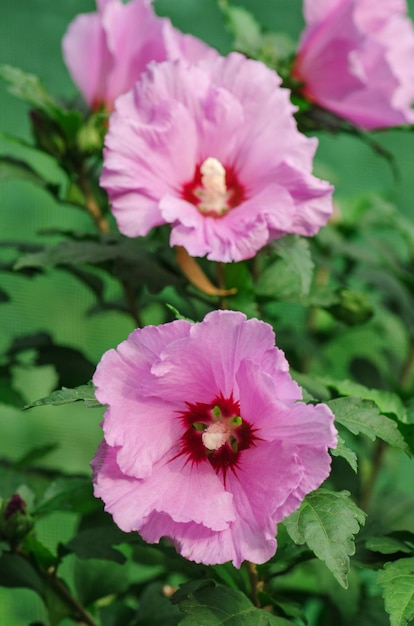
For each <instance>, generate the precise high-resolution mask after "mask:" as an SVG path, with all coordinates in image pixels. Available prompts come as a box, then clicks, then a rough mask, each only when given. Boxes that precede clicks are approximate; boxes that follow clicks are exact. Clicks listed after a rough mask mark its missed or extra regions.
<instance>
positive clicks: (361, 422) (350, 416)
mask: <svg viewBox="0 0 414 626" xmlns="http://www.w3.org/2000/svg"><path fill="white" fill-rule="evenodd" d="M327 404H328V406H329V407H330V408H331V409H332V411H333V413H334V415H335V421H336V422H337V423H338V424H342V426H345V427H346V428H347V429H348V430H350V431H351V433H353V434H354V435H359V434H361V433H362V434H364V435H366V436H367V437H369V438H370V439H371V440H372V441H374V440H375V439H376V438H377V437H379V438H380V439H382V440H383V441H385V442H386V443H388V444H389V445H391V446H394V447H396V448H400V449H401V450H404V452H407V453H409V448H408V446H407V444H406V442H405V441H404V438H403V436H402V435H401V433H400V431H399V430H398V426H397V424H396V422H394V421H393V420H392V419H390V418H389V417H386V416H385V415H382V414H381V413H380V412H379V410H378V408H377V406H376V404H374V402H372V401H371V400H361V398H352V397H349V398H336V399H335V400H330V401H329V402H327Z"/></svg>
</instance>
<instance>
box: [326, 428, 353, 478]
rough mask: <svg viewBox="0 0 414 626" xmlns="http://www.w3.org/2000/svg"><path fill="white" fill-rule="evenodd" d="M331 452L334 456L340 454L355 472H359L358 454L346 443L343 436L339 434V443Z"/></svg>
mask: <svg viewBox="0 0 414 626" xmlns="http://www.w3.org/2000/svg"><path fill="white" fill-rule="evenodd" d="M331 454H332V456H340V457H341V458H343V459H345V461H346V462H347V463H348V464H349V465H350V466H351V467H352V469H353V470H354V472H355V474H356V473H357V472H358V459H357V455H356V454H355V452H354V451H353V450H351V448H348V446H347V445H345V441H344V440H343V439H342V437H339V436H338V445H337V446H336V448H333V449H331Z"/></svg>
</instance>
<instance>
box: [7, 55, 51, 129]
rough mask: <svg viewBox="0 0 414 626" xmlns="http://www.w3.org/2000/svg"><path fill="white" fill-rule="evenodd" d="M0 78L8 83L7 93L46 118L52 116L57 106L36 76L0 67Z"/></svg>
mask: <svg viewBox="0 0 414 626" xmlns="http://www.w3.org/2000/svg"><path fill="white" fill-rule="evenodd" d="M0 77H1V78H3V79H4V80H6V81H7V82H8V83H9V91H10V93H12V94H13V95H14V96H16V97H17V98H19V99H20V100H23V101H24V102H27V103H28V104H30V106H33V107H34V108H35V109H39V110H40V111H43V113H45V114H46V115H47V116H48V117H53V116H54V114H55V111H56V109H58V105H57V103H56V102H55V101H54V100H53V98H51V97H50V96H49V94H48V93H47V91H46V89H45V88H44V87H43V85H42V83H41V82H40V80H39V78H38V77H37V76H35V75H34V74H27V73H26V72H23V71H22V70H20V69H18V68H17V67H11V66H10V65H2V66H0Z"/></svg>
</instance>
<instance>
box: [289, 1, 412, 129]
mask: <svg viewBox="0 0 414 626" xmlns="http://www.w3.org/2000/svg"><path fill="white" fill-rule="evenodd" d="M304 13H305V19H306V23H307V25H306V28H305V30H304V31H303V34H302V37H301V41H300V45H299V51H298V55H297V58H296V61H295V63H294V67H293V72H292V74H293V76H294V77H295V78H297V79H298V80H299V81H301V82H302V83H303V87H302V92H303V94H304V95H305V96H306V97H307V98H308V99H309V100H311V101H313V102H315V103H317V104H319V105H320V106H322V107H324V108H325V109H328V110H329V111H332V112H333V113H336V114H337V115H339V116H341V117H343V118H345V119H347V120H349V121H350V122H352V123H353V124H355V125H356V126H359V127H361V128H364V129H366V130H372V129H375V128H384V127H388V126H395V125H399V124H405V123H413V122H414V111H413V110H412V109H411V105H412V104H413V102H414V63H413V59H414V27H413V24H412V22H411V20H410V19H409V18H408V16H407V5H406V2H405V0H381V1H380V2H378V1H377V0H319V1H316V0H305V2H304Z"/></svg>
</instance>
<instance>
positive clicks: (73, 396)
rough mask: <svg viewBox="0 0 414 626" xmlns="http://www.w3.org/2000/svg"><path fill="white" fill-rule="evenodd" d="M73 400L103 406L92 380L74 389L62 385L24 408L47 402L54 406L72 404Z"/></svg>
mask: <svg viewBox="0 0 414 626" xmlns="http://www.w3.org/2000/svg"><path fill="white" fill-rule="evenodd" d="M72 402H84V403H85V406H87V407H90V408H91V407H98V406H102V405H101V404H100V403H99V402H98V401H97V399H96V398H95V387H94V385H93V383H92V381H90V382H89V383H87V384H86V385H80V386H79V387H75V388H74V389H68V388H67V387H62V389H59V390H58V391H53V392H52V393H51V394H50V396H47V397H46V398H40V399H39V400H36V401H35V402H32V404H28V405H26V406H25V407H24V409H32V408H33V407H35V406H44V405H46V404H52V405H54V406H60V405H61V404H71V403H72Z"/></svg>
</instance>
